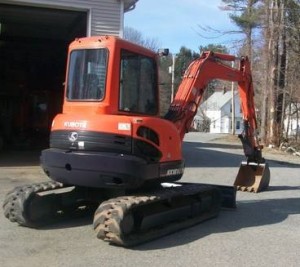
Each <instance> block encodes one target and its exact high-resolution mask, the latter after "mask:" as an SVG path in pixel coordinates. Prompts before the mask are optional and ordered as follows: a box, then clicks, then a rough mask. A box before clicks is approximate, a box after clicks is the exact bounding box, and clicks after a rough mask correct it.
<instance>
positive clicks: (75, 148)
mask: <svg viewBox="0 0 300 267" xmlns="http://www.w3.org/2000/svg"><path fill="white" fill-rule="evenodd" d="M157 60H158V55H157V54H156V53H154V52H153V51H150V50H148V49H146V48H143V47H141V46H138V45H136V44H133V43H130V42H128V41H125V40H122V39H120V38H117V37H112V36H100V37H88V38H80V39H76V40H75V41H74V42H72V43H71V44H70V46H69V54H68V64H67V72H66V83H65V96H64V104H63V112H62V114H58V115H57V116H56V117H55V119H54V120H53V123H52V128H51V136H50V148H49V149H46V150H43V151H42V154H41V165H42V168H43V170H44V171H45V173H46V174H47V175H48V176H49V177H50V179H51V181H49V182H42V183H38V184H32V185H27V186H22V187H17V188H15V189H14V190H12V191H11V192H9V193H8V194H7V196H6V198H5V200H4V204H3V208H4V213H5V216H6V217H7V218H8V219H9V220H10V221H12V222H17V223H18V224H20V225H23V226H28V227H38V226H40V225H42V224H44V223H49V222H50V221H52V220H55V219H56V218H60V217H64V216H67V217H68V216H72V215H73V214H77V213H81V212H83V213H84V212H85V211H93V212H94V229H95V231H96V234H97V237H98V238H100V239H103V240H105V241H108V242H110V243H112V244H117V245H121V246H133V245H136V244H139V243H142V242H146V241H148V240H151V239H154V238H158V237H160V236H162V235H166V234H169V233H171V232H174V231H177V230H179V229H183V228H186V227H189V226H191V225H193V224H196V223H199V222H201V221H203V220H207V219H210V218H213V217H215V216H217V215H218V214H219V212H220V208H221V207H229V208H230V207H232V208H233V207H235V203H236V189H240V190H243V191H254V192H259V191H262V190H265V189H266V188H267V187H268V184H269V177H270V173H269V168H268V164H267V163H266V162H265V160H264V159H263V157H262V153H261V151H262V146H261V145H260V144H259V140H258V138H257V123H256V116H255V108H254V102H253V96H254V92H253V86H252V78H251V72H250V64H249V61H248V58H247V57H242V58H240V59H237V58H236V57H234V56H231V55H225V54H220V53H213V52H204V53H202V55H201V56H200V57H199V58H198V59H196V60H195V61H193V62H192V63H191V64H190V66H189V67H188V68H187V70H186V71H185V74H184V76H183V79H182V82H181V84H180V86H179V88H178V92H177V94H176V96H175V98H174V101H173V102H172V103H171V106H170V108H169V111H168V112H167V114H166V115H165V117H163V118H162V117H160V116H159V100H158V78H157V77H158V75H157V74H158V70H157ZM237 60H239V63H240V66H239V68H238V69H236V68H232V67H230V66H229V65H230V63H231V62H233V61H237ZM214 79H222V80H227V81H234V82H237V83H238V90H239V93H240V99H241V105H242V111H243V116H244V118H243V119H244V131H243V133H242V134H241V135H240V136H239V138H240V140H241V141H242V145H243V149H244V153H245V156H246V161H245V162H243V163H242V164H241V166H240V170H239V173H238V175H237V177H236V180H235V182H234V185H233V186H218V185H208V184H198V183H197V184H196V183H179V182H176V181H178V180H180V178H181V177H182V175H183V172H184V160H183V158H182V142H183V138H184V135H185V134H186V133H187V132H188V131H189V129H190V126H191V124H192V122H193V118H194V115H195V114H196V112H197V108H198V106H199V104H200V101H201V99H202V96H203V93H204V91H205V88H206V86H207V84H208V83H209V82H210V81H211V80H214Z"/></svg>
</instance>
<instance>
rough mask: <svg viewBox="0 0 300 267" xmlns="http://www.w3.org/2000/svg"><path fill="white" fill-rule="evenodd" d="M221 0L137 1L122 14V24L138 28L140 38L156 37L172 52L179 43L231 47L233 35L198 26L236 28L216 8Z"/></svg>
mask: <svg viewBox="0 0 300 267" xmlns="http://www.w3.org/2000/svg"><path fill="white" fill-rule="evenodd" d="M221 3H222V1H221V0H206V1H205V0H139V1H138V2H137V4H136V8H135V9H134V10H133V11H130V12H128V13H125V20H124V25H125V26H128V27H132V28H134V29H136V30H138V31H139V32H141V33H142V34H143V36H144V38H151V39H155V40H157V42H158V44H159V45H160V46H161V47H166V48H169V49H170V51H171V52H173V53H177V52H179V49H180V47H181V46H186V47H187V48H190V49H192V50H194V51H198V47H199V45H207V44H211V43H213V44H222V45H226V46H228V47H229V48H230V49H232V48H233V46H234V45H233V42H234V40H237V38H238V36H237V35H225V36H220V35H219V34H216V33H213V32H212V31H205V30H202V29H201V28H200V27H199V26H198V25H201V27H202V28H204V29H208V27H211V28H214V29H217V30H220V31H230V30H236V27H234V25H233V24H232V23H231V21H230V19H229V17H228V13H227V12H225V11H222V10H220V9H219V6H220V5H221ZM197 32H200V33H201V34H202V35H204V36H205V37H210V38H211V39H207V38H204V37H203V36H200V35H199V34H198V33H197ZM214 37H216V38H214Z"/></svg>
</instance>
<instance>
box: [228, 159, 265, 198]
mask: <svg viewBox="0 0 300 267" xmlns="http://www.w3.org/2000/svg"><path fill="white" fill-rule="evenodd" d="M269 182H270V169H269V166H268V164H267V163H264V164H256V163H246V162H242V163H241V166H240V169H239V172H238V175H237V177H236V179H235V182H234V186H235V187H236V188H237V190H240V191H248V192H254V193H258V192H260V191H264V190H266V189H267V188H268V186H269Z"/></svg>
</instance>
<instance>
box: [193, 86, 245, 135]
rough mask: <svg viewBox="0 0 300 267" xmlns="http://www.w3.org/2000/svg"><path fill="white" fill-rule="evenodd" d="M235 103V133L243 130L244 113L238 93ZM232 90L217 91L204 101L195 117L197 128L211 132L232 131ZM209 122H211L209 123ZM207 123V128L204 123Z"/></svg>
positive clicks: (235, 96) (235, 95)
mask: <svg viewBox="0 0 300 267" xmlns="http://www.w3.org/2000/svg"><path fill="white" fill-rule="evenodd" d="M234 103H235V133H236V134H240V133H241V132H242V121H243V119H242V117H243V116H242V113H241V107H240V98H239V96H238V93H237V92H235V94H234ZM231 120H232V92H231V91H217V92H215V93H213V94H212V95H211V96H210V97H209V98H208V99H207V100H206V101H204V102H203V103H202V104H201V105H200V107H199V109H198V112H197V115H196V116H195V119H194V127H195V128H196V129H202V130H203V129H204V130H205V131H209V132H211V133H231V132H232V129H231ZM207 122H209V123H207ZM205 123H206V125H207V127H206V129H205V126H203V124H205Z"/></svg>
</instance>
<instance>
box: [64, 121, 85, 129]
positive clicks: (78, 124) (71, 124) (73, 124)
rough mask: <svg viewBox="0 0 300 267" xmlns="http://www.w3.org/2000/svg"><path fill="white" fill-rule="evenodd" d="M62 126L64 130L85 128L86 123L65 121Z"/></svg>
mask: <svg viewBox="0 0 300 267" xmlns="http://www.w3.org/2000/svg"><path fill="white" fill-rule="evenodd" d="M64 126H65V127H66V128H86V127H87V122H86V121H65V122H64Z"/></svg>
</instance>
